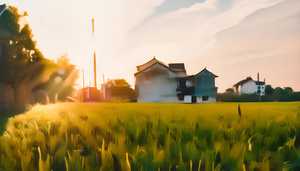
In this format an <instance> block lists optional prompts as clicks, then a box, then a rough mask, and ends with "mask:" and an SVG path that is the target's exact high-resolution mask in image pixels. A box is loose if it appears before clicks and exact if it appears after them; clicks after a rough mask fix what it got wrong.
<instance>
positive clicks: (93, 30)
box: [92, 18, 97, 89]
mask: <svg viewBox="0 0 300 171" xmlns="http://www.w3.org/2000/svg"><path fill="white" fill-rule="evenodd" d="M92 32H93V40H95V37H94V32H95V27H94V18H93V19H92ZM94 86H95V88H96V89H97V74H96V50H95V49H94Z"/></svg>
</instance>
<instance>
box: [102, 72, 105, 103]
mask: <svg viewBox="0 0 300 171" xmlns="http://www.w3.org/2000/svg"><path fill="white" fill-rule="evenodd" d="M105 88H106V87H105V79H104V73H103V92H102V93H103V100H104V101H105Z"/></svg>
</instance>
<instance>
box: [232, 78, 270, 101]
mask: <svg viewBox="0 0 300 171" xmlns="http://www.w3.org/2000/svg"><path fill="white" fill-rule="evenodd" d="M233 87H234V89H235V92H236V93H237V94H254V93H255V94H257V95H259V96H264V95H265V82H262V81H259V74H258V78H257V81H254V80H253V79H252V78H251V77H247V78H246V79H244V80H241V81H239V82H238V83H236V84H234V85H233Z"/></svg>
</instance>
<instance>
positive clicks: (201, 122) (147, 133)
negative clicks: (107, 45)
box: [0, 102, 300, 171]
mask: <svg viewBox="0 0 300 171" xmlns="http://www.w3.org/2000/svg"><path fill="white" fill-rule="evenodd" d="M299 106H300V102H289V103H281V102H272V103H214V104H138V103H61V104H52V105H46V106H42V105H37V106H35V107H33V108H32V109H31V110H30V111H28V112H26V113H24V114H20V115H17V116H15V117H13V118H9V120H8V122H7V125H6V130H5V132H4V133H3V135H2V136H1V137H0V170H23V171H24V170H67V171H74V170H75V171H76V170H80V171H81V170H161V171H163V170H201V171H202V170H247V171H248V170H297V169H299V168H300V165H299V163H300V147H299V145H300V113H299V110H300V109H299Z"/></svg>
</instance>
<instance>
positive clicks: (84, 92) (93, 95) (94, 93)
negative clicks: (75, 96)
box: [79, 87, 100, 102]
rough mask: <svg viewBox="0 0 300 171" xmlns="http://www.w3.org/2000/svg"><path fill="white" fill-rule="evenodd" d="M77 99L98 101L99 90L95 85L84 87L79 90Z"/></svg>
mask: <svg viewBox="0 0 300 171" xmlns="http://www.w3.org/2000/svg"><path fill="white" fill-rule="evenodd" d="M79 99H80V101H83V102H99V101H100V91H99V90H98V89H97V88H95V87H85V88H83V89H80V90H79Z"/></svg>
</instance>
